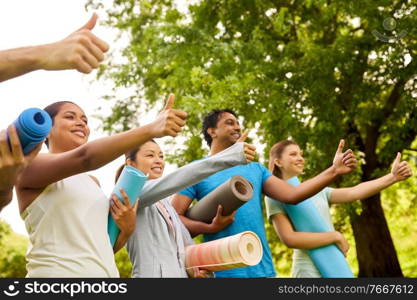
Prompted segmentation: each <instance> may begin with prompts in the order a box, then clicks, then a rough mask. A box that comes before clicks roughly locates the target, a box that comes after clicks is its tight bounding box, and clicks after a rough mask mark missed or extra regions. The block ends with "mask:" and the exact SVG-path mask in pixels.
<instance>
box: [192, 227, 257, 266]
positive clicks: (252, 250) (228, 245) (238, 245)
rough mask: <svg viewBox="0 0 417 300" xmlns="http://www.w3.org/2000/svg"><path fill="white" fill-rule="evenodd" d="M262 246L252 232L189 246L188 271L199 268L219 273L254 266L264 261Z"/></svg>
mask: <svg viewBox="0 0 417 300" xmlns="http://www.w3.org/2000/svg"><path fill="white" fill-rule="evenodd" d="M262 254H263V251H262V244H261V240H260V239H259V237H258V236H257V235H256V234H255V233H254V232H252V231H244V232H241V233H239V234H235V235H232V236H228V237H225V238H221V239H218V240H214V241H210V242H206V243H201V244H197V245H191V246H188V247H187V248H186V249H185V266H186V268H187V269H189V268H194V267H199V268H201V269H204V270H208V271H212V272H217V271H222V270H229V269H234V268H241V267H247V266H254V265H256V264H258V263H259V262H260V261H261V259H262Z"/></svg>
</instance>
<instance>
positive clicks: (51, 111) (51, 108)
mask: <svg viewBox="0 0 417 300" xmlns="http://www.w3.org/2000/svg"><path fill="white" fill-rule="evenodd" d="M67 103H69V104H74V105H77V106H78V107H79V105H78V104H76V103H74V102H71V101H58V102H54V103H52V104H49V105H48V106H47V107H45V108H44V109H43V110H44V111H46V112H47V113H48V115H49V116H50V117H51V119H52V125H53V124H54V121H55V116H56V115H57V114H58V113H59V111H60V110H61V107H62V106H63V105H64V104H67ZM80 108H81V107H80ZM45 144H46V146H47V147H48V148H49V141H48V139H45Z"/></svg>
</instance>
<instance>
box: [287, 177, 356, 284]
mask: <svg viewBox="0 0 417 300" xmlns="http://www.w3.org/2000/svg"><path fill="white" fill-rule="evenodd" d="M287 182H288V183H289V184H290V185H292V186H297V185H299V184H300V180H299V179H298V178H297V177H292V178H290V179H288V180H287ZM284 209H285V211H286V213H287V215H288V216H289V218H290V220H291V223H292V224H293V226H294V228H295V230H296V231H301V232H329V231H330V228H329V227H328V226H327V225H326V223H325V222H324V220H323V218H322V217H321V215H320V213H319V212H318V210H317V208H316V207H315V206H314V203H313V200H311V199H307V200H304V201H303V202H301V203H299V204H296V205H291V204H284ZM307 252H308V254H309V256H310V258H311V260H312V261H313V263H314V265H315V266H316V268H317V269H318V270H319V272H320V274H321V276H323V277H324V278H340V277H343V278H352V277H353V274H352V271H351V270H350V267H349V265H348V263H347V262H346V259H345V257H344V255H343V253H342V251H340V249H339V248H338V247H337V246H336V245H335V244H331V245H327V246H324V247H320V248H316V249H311V250H307Z"/></svg>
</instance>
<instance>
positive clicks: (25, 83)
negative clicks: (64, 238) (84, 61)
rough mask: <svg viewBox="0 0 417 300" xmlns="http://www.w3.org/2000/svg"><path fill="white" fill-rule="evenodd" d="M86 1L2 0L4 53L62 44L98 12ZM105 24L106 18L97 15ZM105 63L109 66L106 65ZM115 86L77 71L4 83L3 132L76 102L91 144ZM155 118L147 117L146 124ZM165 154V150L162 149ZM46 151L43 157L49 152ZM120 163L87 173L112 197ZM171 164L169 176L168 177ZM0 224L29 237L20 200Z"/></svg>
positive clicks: (105, 34) (107, 36)
mask: <svg viewBox="0 0 417 300" xmlns="http://www.w3.org/2000/svg"><path fill="white" fill-rule="evenodd" d="M85 2H86V0H71V1H69V0H67V1H56V0H38V1H32V0H1V1H0V49H3V50H4V49H11V48H18V47H23V46H30V45H38V44H45V43H50V42H55V41H58V40H61V39H63V38H65V37H66V36H68V35H69V34H70V33H72V32H73V31H75V30H77V29H78V28H80V27H81V26H82V25H84V24H85V23H86V22H87V21H88V20H89V18H90V17H91V15H92V13H93V12H94V11H92V10H91V11H88V12H87V11H86V10H85V8H84V5H85ZM97 13H98V15H99V22H100V17H101V16H102V18H103V19H104V16H103V13H100V12H97ZM99 22H98V23H97V25H96V27H95V28H94V29H93V33H94V34H95V35H97V36H98V37H100V38H101V39H103V40H105V41H106V42H107V43H109V44H110V49H115V48H116V47H117V45H115V44H114V43H112V42H113V41H114V40H115V36H116V35H115V31H112V30H111V29H109V28H105V27H104V26H102V25H100V23H99ZM104 63H105V62H104ZM110 89H111V84H110V83H109V82H105V81H104V80H101V79H100V80H97V79H96V71H94V72H92V73H90V74H88V75H85V74H81V73H78V72H77V71H74V70H68V71H35V72H32V73H29V74H26V75H23V76H20V77H17V78H14V79H11V80H8V81H5V82H1V83H0V103H1V106H0V128H1V129H3V128H6V127H7V126H8V125H9V124H10V123H12V122H13V121H14V120H15V119H16V118H17V117H18V115H19V114H20V113H21V112H22V111H23V110H24V109H26V108H29V107H39V108H43V107H45V106H47V105H48V104H51V103H53V102H55V101H61V100H69V101H73V102H75V103H77V104H78V105H80V106H81V108H83V109H84V111H85V112H86V115H87V116H89V125H90V128H91V135H90V141H91V140H94V139H97V138H99V137H103V136H106V135H107V134H105V133H103V132H102V131H101V130H100V129H99V126H100V121H99V120H97V119H94V118H93V117H92V115H93V114H95V113H97V108H98V107H99V106H101V107H102V110H101V111H100V113H101V114H105V115H108V114H110V112H111V103H108V102H106V101H102V100H100V99H101V98H102V96H103V95H105V94H106V91H110ZM155 115H156V112H154V113H152V112H151V113H149V115H148V116H149V119H148V121H146V120H141V123H142V124H144V123H148V122H149V121H150V120H152V119H153V117H154V116H155ZM163 149H164V148H163ZM46 151H47V150H46V147H44V148H43V149H42V152H46ZM123 161H124V160H123V159H122V158H119V159H117V160H115V161H113V162H112V163H110V164H108V165H106V166H104V167H102V168H101V169H99V170H95V171H92V172H89V174H92V175H94V176H96V177H97V178H98V179H99V180H100V183H101V186H102V189H103V190H104V192H105V193H106V195H109V194H110V192H111V190H112V189H113V180H114V173H115V170H116V169H117V168H118V167H119V166H120V165H121V164H122V163H123ZM170 169H172V167H170V166H169V165H168V166H167V167H166V171H165V173H169V171H170ZM0 219H1V220H3V221H6V222H7V223H9V224H10V225H11V227H12V229H13V231H15V232H17V233H19V234H23V235H26V236H27V232H26V229H25V226H24V223H23V220H22V219H21V218H20V215H19V211H18V206H17V200H16V197H15V196H14V198H13V200H12V203H11V204H9V205H8V206H6V208H4V209H3V210H2V212H1V213H0Z"/></svg>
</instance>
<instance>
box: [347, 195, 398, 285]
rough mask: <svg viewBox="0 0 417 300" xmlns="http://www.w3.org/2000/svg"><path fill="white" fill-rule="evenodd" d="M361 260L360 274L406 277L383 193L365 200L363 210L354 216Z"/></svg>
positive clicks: (364, 275)
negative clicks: (382, 196) (392, 232)
mask: <svg viewBox="0 0 417 300" xmlns="http://www.w3.org/2000/svg"><path fill="white" fill-rule="evenodd" d="M350 218H351V224H352V229H353V234H354V236H355V242H356V253H357V257H358V263H359V274H358V277H403V273H402V271H401V267H400V263H399V261H398V257H397V252H396V251H395V247H394V243H393V241H392V238H391V234H390V232H389V229H388V224H387V221H386V219H385V215H384V211H383V210H382V206H381V198H380V194H377V195H375V196H373V197H370V198H368V199H366V200H363V201H362V213H361V214H360V215H353V214H352V215H351V216H350Z"/></svg>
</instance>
